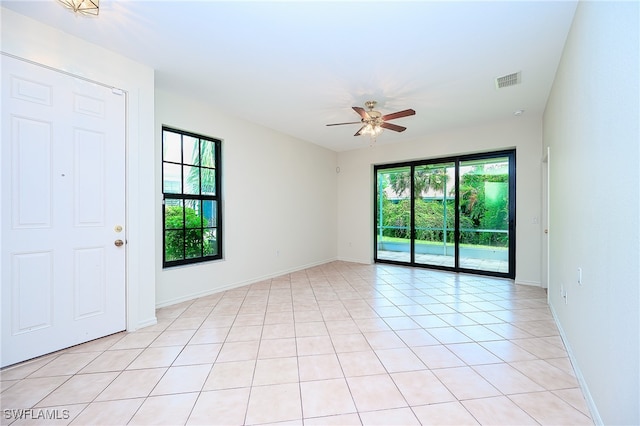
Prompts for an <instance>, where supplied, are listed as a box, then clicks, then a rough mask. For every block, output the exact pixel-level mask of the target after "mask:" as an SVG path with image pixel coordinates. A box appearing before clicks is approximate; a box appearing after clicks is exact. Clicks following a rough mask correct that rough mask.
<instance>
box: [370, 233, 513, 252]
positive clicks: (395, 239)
mask: <svg viewBox="0 0 640 426" xmlns="http://www.w3.org/2000/svg"><path fill="white" fill-rule="evenodd" d="M378 242H383V243H384V242H388V243H406V244H409V243H410V242H411V240H409V239H408V238H398V237H382V239H380V237H379V236H378ZM416 244H418V245H423V246H442V245H444V243H443V242H442V241H425V240H416ZM447 245H453V241H451V242H447ZM460 247H469V248H480V249H482V248H486V249H487V250H508V249H509V248H508V247H500V246H486V245H480V244H460Z"/></svg>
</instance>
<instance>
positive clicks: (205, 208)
mask: <svg viewBox="0 0 640 426" xmlns="http://www.w3.org/2000/svg"><path fill="white" fill-rule="evenodd" d="M216 206H217V204H216V202H215V201H211V200H204V201H203V202H202V216H203V225H204V226H205V227H216V226H218V212H217V210H216Z"/></svg>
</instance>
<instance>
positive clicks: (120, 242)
mask: <svg viewBox="0 0 640 426" xmlns="http://www.w3.org/2000/svg"><path fill="white" fill-rule="evenodd" d="M113 244H115V245H116V247H120V246H122V245H123V244H124V241H122V240H115V241H114V242H113Z"/></svg>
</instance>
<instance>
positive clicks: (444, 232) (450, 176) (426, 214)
mask: <svg viewBox="0 0 640 426" xmlns="http://www.w3.org/2000/svg"><path fill="white" fill-rule="evenodd" d="M413 179H414V188H415V191H414V192H415V205H414V209H415V217H416V221H415V233H414V235H415V252H416V253H415V262H416V263H418V264H423V265H435V266H447V267H450V268H453V267H455V265H456V263H455V239H454V230H455V197H456V194H455V163H453V162H447V163H440V164H428V165H421V166H416V167H415V173H414V178H413Z"/></svg>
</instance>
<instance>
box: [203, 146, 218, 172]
mask: <svg viewBox="0 0 640 426" xmlns="http://www.w3.org/2000/svg"><path fill="white" fill-rule="evenodd" d="M200 152H201V153H202V155H201V156H200V158H201V159H202V163H201V164H200V165H201V166H202V167H214V168H215V167H216V145H215V144H214V143H213V142H211V141H208V140H205V139H200Z"/></svg>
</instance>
